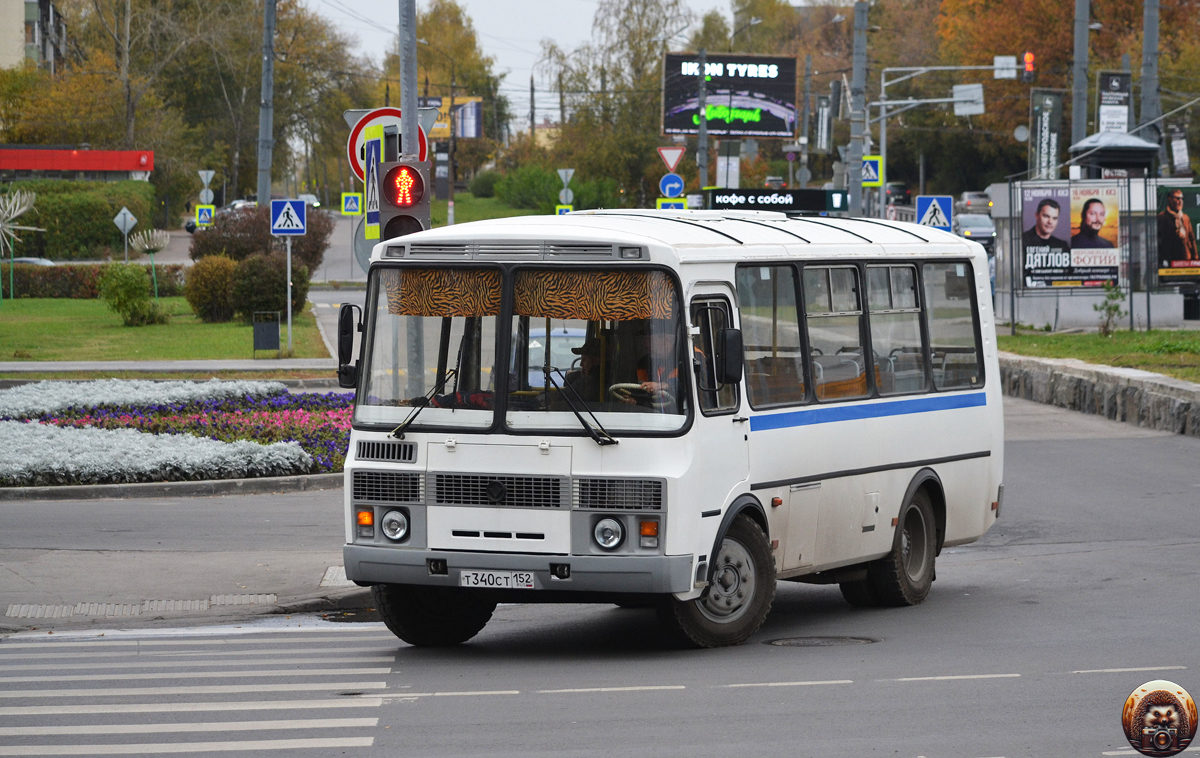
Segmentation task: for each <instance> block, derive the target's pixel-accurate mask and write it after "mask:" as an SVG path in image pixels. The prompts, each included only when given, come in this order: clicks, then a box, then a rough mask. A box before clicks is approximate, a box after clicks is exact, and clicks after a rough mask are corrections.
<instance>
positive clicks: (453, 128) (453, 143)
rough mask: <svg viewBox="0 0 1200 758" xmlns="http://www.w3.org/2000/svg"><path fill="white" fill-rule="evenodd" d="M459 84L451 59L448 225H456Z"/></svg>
mask: <svg viewBox="0 0 1200 758" xmlns="http://www.w3.org/2000/svg"><path fill="white" fill-rule="evenodd" d="M457 85H458V80H457V71H456V69H455V66H454V59H453V58H451V59H450V156H449V158H450V166H449V171H450V201H449V202H448V203H447V204H446V226H454V178H455V171H454V169H455V165H454V153H455V150H457V148H458V142H457V134H456V132H458V119H457V118H456V117H455V115H454V89H455V87H456V86H457Z"/></svg>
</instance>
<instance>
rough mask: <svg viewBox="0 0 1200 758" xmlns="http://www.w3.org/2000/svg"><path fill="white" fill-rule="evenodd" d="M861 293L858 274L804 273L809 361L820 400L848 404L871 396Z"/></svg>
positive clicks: (808, 269) (821, 269)
mask: <svg viewBox="0 0 1200 758" xmlns="http://www.w3.org/2000/svg"><path fill="white" fill-rule="evenodd" d="M860 292H861V289H860V288H859V286H858V269H857V268H854V267H852V266H805V268H804V309H805V322H806V324H807V326H808V344H809V353H810V355H809V360H810V361H811V364H812V371H813V384H814V386H815V387H816V391H817V399H819V400H850V399H853V398H860V397H866V396H867V365H866V356H864V355H863V348H862V318H863V311H862V301H861V299H860V297H859V294H860Z"/></svg>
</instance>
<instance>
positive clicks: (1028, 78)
mask: <svg viewBox="0 0 1200 758" xmlns="http://www.w3.org/2000/svg"><path fill="white" fill-rule="evenodd" d="M1021 61H1022V62H1023V63H1024V64H1025V68H1024V69H1023V70H1022V71H1021V81H1023V82H1032V81H1033V80H1035V79H1037V71H1036V70H1035V69H1034V67H1033V64H1034V57H1033V53H1032V52H1030V51H1028V50H1026V51H1025V54H1024V55H1023V56H1021Z"/></svg>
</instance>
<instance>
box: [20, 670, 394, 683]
mask: <svg viewBox="0 0 1200 758" xmlns="http://www.w3.org/2000/svg"><path fill="white" fill-rule="evenodd" d="M390 673H392V670H391V668H370V669H368V668H356V669H350V670H347V669H272V670H269V671H160V672H158V673H155V674H65V675H62V676H5V677H0V682H108V681H118V680H133V679H229V678H233V677H252V676H262V677H271V676H297V677H305V676H346V674H362V675H367V674H390Z"/></svg>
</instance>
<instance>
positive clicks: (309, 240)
mask: <svg viewBox="0 0 1200 758" xmlns="http://www.w3.org/2000/svg"><path fill="white" fill-rule="evenodd" d="M306 221H307V230H306V231H305V233H304V234H303V235H300V236H296V237H292V238H291V240H292V263H293V265H302V266H306V267H307V268H308V270H309V271H318V270H320V268H321V262H322V261H323V260H324V259H325V251H326V250H327V249H329V238H330V236H332V234H333V223H334V222H333V214H331V213H328V212H326V211H322V210H317V209H316V208H309V209H308V212H307V219H306ZM285 244H286V243H285V241H284V239H283V237H273V236H272V235H271V209H270V207H267V206H264V207H262V208H246V209H243V210H238V211H232V212H229V213H218V214H217V215H216V217H215V218H214V219H213V225H212V226H211V227H208V228H207V229H198V230H196V233H195V234H193V235H192V245H191V247H190V248H189V249H188V255H189V256H191V258H192V260H194V261H198V260H200V259H201V258H204V257H205V256H208V255H224V256H226V257H228V258H230V259H232V260H235V261H243V260H245V259H246V258H249V257H250V256H251V255H258V254H267V253H279V254H282V253H283V251H284V245H285ZM281 307H282V306H281Z"/></svg>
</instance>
